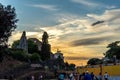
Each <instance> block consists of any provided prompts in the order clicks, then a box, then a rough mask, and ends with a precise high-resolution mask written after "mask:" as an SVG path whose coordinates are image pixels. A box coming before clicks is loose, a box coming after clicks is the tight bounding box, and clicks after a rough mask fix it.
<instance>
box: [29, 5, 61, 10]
mask: <svg viewBox="0 0 120 80" xmlns="http://www.w3.org/2000/svg"><path fill="white" fill-rule="evenodd" d="M31 6H33V7H36V8H42V9H45V10H49V11H57V10H59V9H58V8H57V7H56V6H54V5H48V4H34V5H31Z"/></svg>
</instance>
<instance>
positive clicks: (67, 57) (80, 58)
mask: <svg viewBox="0 0 120 80" xmlns="http://www.w3.org/2000/svg"><path fill="white" fill-rule="evenodd" d="M90 58H91V57H73V56H65V59H67V60H88V59H90Z"/></svg>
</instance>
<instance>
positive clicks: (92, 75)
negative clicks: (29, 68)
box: [90, 72, 94, 80]
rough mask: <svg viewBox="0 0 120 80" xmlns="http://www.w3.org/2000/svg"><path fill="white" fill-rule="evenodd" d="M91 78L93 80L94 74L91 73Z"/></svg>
mask: <svg viewBox="0 0 120 80" xmlns="http://www.w3.org/2000/svg"><path fill="white" fill-rule="evenodd" d="M90 75H91V78H92V80H94V74H93V72H91V74H90Z"/></svg>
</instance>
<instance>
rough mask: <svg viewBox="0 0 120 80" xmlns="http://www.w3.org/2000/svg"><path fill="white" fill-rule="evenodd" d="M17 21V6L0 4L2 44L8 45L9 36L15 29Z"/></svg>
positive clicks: (0, 38) (0, 41) (0, 42)
mask: <svg viewBox="0 0 120 80" xmlns="http://www.w3.org/2000/svg"><path fill="white" fill-rule="evenodd" d="M17 21H18V19H16V13H15V8H14V7H11V5H7V6H6V7H5V6H3V5H2V4H0V46H2V47H4V46H7V42H8V38H9V37H10V36H11V33H12V32H13V31H14V30H15V28H16V24H15V23H17Z"/></svg>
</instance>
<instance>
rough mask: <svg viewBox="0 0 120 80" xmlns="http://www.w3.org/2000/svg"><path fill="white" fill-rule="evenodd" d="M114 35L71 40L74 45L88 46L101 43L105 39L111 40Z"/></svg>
mask: <svg viewBox="0 0 120 80" xmlns="http://www.w3.org/2000/svg"><path fill="white" fill-rule="evenodd" d="M112 38H113V36H104V37H93V38H84V39H79V40H75V41H72V42H71V45H72V46H88V45H99V44H100V43H104V42H105V41H109V40H111V39H112Z"/></svg>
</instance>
